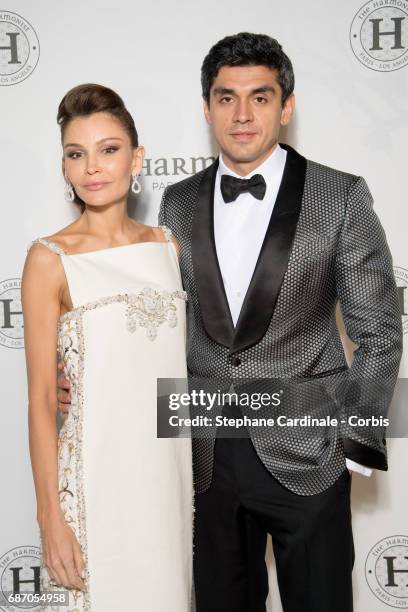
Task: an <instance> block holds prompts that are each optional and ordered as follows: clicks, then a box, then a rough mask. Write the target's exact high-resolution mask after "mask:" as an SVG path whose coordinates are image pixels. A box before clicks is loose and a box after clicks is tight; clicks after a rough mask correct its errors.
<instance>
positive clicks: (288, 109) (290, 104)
mask: <svg viewBox="0 0 408 612" xmlns="http://www.w3.org/2000/svg"><path fill="white" fill-rule="evenodd" d="M294 110H295V94H293V93H292V94H290V96H289V97H288V98H286V100H285V104H284V105H283V107H282V113H281V125H288V123H289V122H290V120H291V119H292V116H293V112H294Z"/></svg>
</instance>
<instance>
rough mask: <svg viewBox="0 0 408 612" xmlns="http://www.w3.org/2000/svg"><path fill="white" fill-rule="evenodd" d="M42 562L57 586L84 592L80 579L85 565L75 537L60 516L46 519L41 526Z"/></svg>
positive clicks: (83, 585)
mask: <svg viewBox="0 0 408 612" xmlns="http://www.w3.org/2000/svg"><path fill="white" fill-rule="evenodd" d="M40 528H41V540H42V549H43V560H44V565H45V567H46V568H47V571H48V573H49V575H50V578H52V579H53V580H54V581H55V582H56V583H57V584H58V585H61V586H64V587H66V588H68V589H79V590H81V591H84V590H85V582H84V580H83V578H82V576H84V571H85V563H84V560H83V557H82V552H81V547H80V545H79V542H78V540H77V539H76V536H75V534H74V532H73V530H72V529H71V527H70V526H69V525H68V523H67V522H66V521H65V519H64V517H63V516H62V514H61V515H57V516H54V517H52V518H49V517H48V518H47V520H46V521H44V523H43V524H42V525H41V524H40Z"/></svg>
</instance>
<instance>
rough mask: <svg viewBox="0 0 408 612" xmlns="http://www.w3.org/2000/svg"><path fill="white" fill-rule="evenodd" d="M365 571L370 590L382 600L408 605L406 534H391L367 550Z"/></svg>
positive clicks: (407, 538) (407, 607)
mask: <svg viewBox="0 0 408 612" xmlns="http://www.w3.org/2000/svg"><path fill="white" fill-rule="evenodd" d="M365 575H366V580H367V583H368V586H369V587H370V589H371V592H372V593H373V594H374V595H375V596H376V597H377V598H378V599H379V600H380V601H382V602H383V603H384V604H386V605H388V606H390V607H392V608H399V609H400V610H407V609H408V536H390V537H389V538H384V539H383V540H381V541H380V542H377V544H375V546H373V547H372V549H371V550H370V552H369V553H368V556H367V560H366V565H365Z"/></svg>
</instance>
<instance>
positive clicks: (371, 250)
mask: <svg viewBox="0 0 408 612" xmlns="http://www.w3.org/2000/svg"><path fill="white" fill-rule="evenodd" d="M281 146H283V147H284V148H285V149H286V150H287V160H286V165H285V169H284V174H283V178H282V182H281V186H280V189H279V192H278V196H277V200H276V203H275V206H274V209H273V213H272V216H271V219H270V223H269V225H268V228H267V231H266V235H265V239H264V242H263V245H262V248H261V252H260V255H259V258H258V261H257V265H256V268H255V271H254V274H253V277H252V280H251V283H250V286H249V288H248V292H247V294H246V296H245V300H244V303H243V306H242V310H241V313H240V316H239V320H238V322H237V325H236V327H235V328H234V325H233V322H232V319H231V314H230V311H229V306H228V302H227V298H226V294H225V290H224V286H223V282H222V278H221V273H220V268H219V265H218V261H217V255H216V248H215V242H214V229H213V199H214V197H213V196H214V184H215V177H216V173H217V167H218V161H216V162H215V163H214V164H213V165H212V166H210V167H209V168H207V169H205V170H203V171H202V172H199V173H198V174H196V175H194V176H192V177H190V178H187V179H185V180H184V181H181V182H180V183H177V184H175V185H172V186H170V187H168V188H167V189H166V191H165V194H164V196H163V200H162V205H161V210H160V222H161V223H162V224H164V225H167V226H168V227H170V228H171V230H172V231H173V232H174V234H175V236H176V238H177V239H178V241H179V243H180V266H181V272H182V278H183V283H184V287H185V289H186V291H187V295H188V346H187V358H188V371H189V375H190V376H191V377H192V378H197V379H201V380H204V381H208V382H209V384H210V382H211V381H217V380H220V379H222V380H224V381H226V382H227V383H229V384H231V383H232V384H234V386H235V385H236V384H239V381H240V380H243V379H257V380H258V381H259V380H261V381H264V386H263V388H262V390H266V389H267V388H269V387H270V388H271V390H274V391H276V388H277V387H276V384H275V383H276V381H279V383H277V384H278V388H280V390H282V387H283V386H284V383H289V384H295V388H296V390H295V391H293V388H292V389H289V393H288V396H287V397H290V398H291V400H290V401H287V402H286V403H285V401H283V402H282V404H281V407H280V411H281V412H284V411H287V413H288V414H291V415H292V416H293V415H294V414H300V413H302V414H305V413H308V414H316V415H317V414H318V415H322V414H323V413H324V412H325V413H326V414H329V415H336V416H337V417H339V419H338V422H339V426H338V427H327V428H323V429H322V428H320V429H321V431H320V432H319V433H318V434H317V433H316V432H315V433H314V434H312V433H311V432H310V431H306V430H301V429H300V428H297V429H295V430H292V431H289V430H288V429H286V428H284V427H276V428H262V427H261V428H260V427H249V428H248V429H249V435H250V437H251V440H252V443H253V445H254V447H255V450H256V452H257V454H258V456H259V458H260V460H261V461H262V462H263V464H264V465H265V467H266V468H267V469H268V470H269V472H270V473H271V474H272V475H273V476H274V477H275V478H277V479H278V480H279V481H280V482H281V483H282V484H283V485H284V486H285V487H287V488H288V489H290V490H292V491H293V492H295V493H297V494H300V495H312V494H315V493H318V492H321V491H323V490H325V489H326V488H328V487H329V486H330V485H331V484H332V483H333V482H334V481H335V480H336V479H337V478H338V477H339V475H340V474H341V472H342V471H343V470H344V468H345V457H348V458H350V459H353V460H355V461H357V462H359V463H361V464H364V465H366V466H371V467H375V468H377V469H382V470H386V469H387V455H386V446H385V438H384V427H381V426H380V427H363V426H361V427H356V426H355V424H353V425H351V424H350V422H349V417H350V416H352V415H356V416H359V417H367V416H370V415H374V416H377V417H380V416H385V414H386V412H387V409H388V405H389V403H390V401H391V397H392V393H393V387H394V385H395V382H396V378H397V376H398V369H399V363H400V359H401V352H402V329H401V315H400V308H399V301H398V294H397V289H396V285H395V280H394V275H393V267H392V259H391V255H390V252H389V249H388V246H387V242H386V238H385V234H384V231H383V229H382V227H381V224H380V222H379V220H378V217H377V215H376V214H375V212H374V210H373V206H372V197H371V195H370V192H369V190H368V188H367V185H366V183H365V181H364V179H362V178H361V177H357V176H353V175H351V174H346V173H344V172H340V171H337V170H333V169H331V168H328V167H326V166H323V165H320V164H318V163H315V162H312V161H309V160H306V159H305V158H304V157H302V156H301V155H299V154H298V153H297V152H296V151H295V150H294V149H292V148H291V147H289V146H287V145H281ZM236 248H237V249H239V248H240V245H239V244H237V245H236ZM233 256H234V253H231V257H233ZM337 302H340V308H341V312H342V316H343V320H344V323H345V327H346V331H347V333H348V335H349V337H350V338H351V339H352V340H353V341H354V342H355V343H356V344H357V345H358V348H357V350H356V351H355V353H354V360H353V363H352V366H351V367H350V368H348V367H347V363H346V360H345V355H344V351H343V346H342V343H341V340H340V336H339V332H338V329H337V325H336V318H335V309H336V304H337ZM322 382H324V385H322V389H321V393H320V395H319V393H317V392H316V384H317V383H322ZM268 385H269V387H268ZM313 385H314V386H313ZM250 386H251V383H250ZM261 386H262V385H261ZM285 388H286V387H285ZM241 410H242V412H243V413H245V411H246V409H245V408H242V409H241ZM249 412H251V409H248V411H247V414H248V415H249ZM250 416H251V417H253V416H254V415H253V413H252V414H251V415H250ZM256 416H257V415H256ZM213 455H214V432H208V435H206V434H204V435H203V436H200V437H197V438H194V439H193V460H194V474H195V487H196V492H198V493H199V492H203V491H205V490H206V489H207V488H208V487H209V485H210V483H211V478H212V469H213Z"/></svg>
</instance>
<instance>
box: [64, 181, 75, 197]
mask: <svg viewBox="0 0 408 612" xmlns="http://www.w3.org/2000/svg"><path fill="white" fill-rule="evenodd" d="M65 199H66V201H67V202H73V201H74V199H75V194H74V188H73V187H72V184H71V183H70V182H69V181H65Z"/></svg>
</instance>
